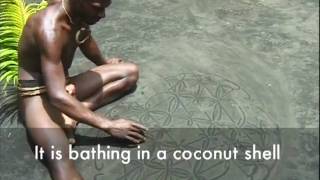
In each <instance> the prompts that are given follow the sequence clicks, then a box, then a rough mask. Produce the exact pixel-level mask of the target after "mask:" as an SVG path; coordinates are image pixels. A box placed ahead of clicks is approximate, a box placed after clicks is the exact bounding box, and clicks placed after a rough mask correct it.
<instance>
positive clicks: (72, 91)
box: [66, 84, 76, 96]
mask: <svg viewBox="0 0 320 180" xmlns="http://www.w3.org/2000/svg"><path fill="white" fill-rule="evenodd" d="M66 91H67V93H68V94H70V95H71V96H75V95H76V86H75V85H74V84H68V85H67V86H66Z"/></svg>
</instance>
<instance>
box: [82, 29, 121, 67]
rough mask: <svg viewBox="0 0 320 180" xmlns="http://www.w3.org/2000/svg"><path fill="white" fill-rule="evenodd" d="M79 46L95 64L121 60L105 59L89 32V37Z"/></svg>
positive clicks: (119, 61)
mask: <svg viewBox="0 0 320 180" xmlns="http://www.w3.org/2000/svg"><path fill="white" fill-rule="evenodd" d="M79 47H80V50H81V52H82V53H83V54H84V55H85V56H86V57H87V58H88V59H89V60H90V61H92V62H93V63H94V64H96V65H97V66H100V65H103V64H118V63H121V62H122V60H121V59H119V58H111V59H106V58H105V57H104V56H103V54H102V53H101V51H100V49H99V47H98V45H97V42H96V41H95V39H94V38H93V37H92V36H91V34H90V35H89V39H88V40H86V41H85V42H84V43H83V44H81V45H80V46H79Z"/></svg>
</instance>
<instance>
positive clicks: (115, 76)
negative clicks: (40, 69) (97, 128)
mask: <svg viewBox="0 0 320 180" xmlns="http://www.w3.org/2000/svg"><path fill="white" fill-rule="evenodd" d="M133 68H135V65H134V64H132V63H121V64H106V65H102V66H97V67H94V68H92V69H90V70H88V71H86V72H84V73H81V74H78V75H76V76H73V77H70V78H69V81H68V82H69V83H72V84H74V85H75V86H76V96H77V98H78V99H79V100H81V101H82V100H85V99H86V98H88V97H90V96H92V95H93V94H95V93H96V92H97V91H99V90H101V89H102V87H103V86H104V85H106V84H108V83H111V82H113V81H117V80H120V79H122V78H125V77H127V76H128V75H129V74H130V72H132V71H133Z"/></svg>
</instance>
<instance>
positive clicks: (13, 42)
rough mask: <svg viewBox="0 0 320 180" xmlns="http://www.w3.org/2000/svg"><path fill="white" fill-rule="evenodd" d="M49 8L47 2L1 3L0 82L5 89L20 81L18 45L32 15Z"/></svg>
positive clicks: (12, 0) (11, 0)
mask: <svg viewBox="0 0 320 180" xmlns="http://www.w3.org/2000/svg"><path fill="white" fill-rule="evenodd" d="M46 6H47V2H46V1H44V0H43V1H42V2H41V3H31V4H28V5H27V4H26V2H25V1H24V0H1V1H0V81H2V83H3V85H4V87H6V86H7V85H8V84H16V82H17V79H18V52H17V50H18V43H19V39H20V37H21V34H22V30H23V27H24V26H25V24H26V21H27V19H28V18H29V16H30V15H32V14H34V13H36V12H37V11H39V10H41V9H43V8H45V7H46Z"/></svg>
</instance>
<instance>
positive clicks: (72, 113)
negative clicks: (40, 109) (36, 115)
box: [50, 93, 108, 129]
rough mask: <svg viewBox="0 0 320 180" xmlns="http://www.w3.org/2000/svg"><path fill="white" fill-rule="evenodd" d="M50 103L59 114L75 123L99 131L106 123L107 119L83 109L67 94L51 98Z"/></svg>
mask: <svg viewBox="0 0 320 180" xmlns="http://www.w3.org/2000/svg"><path fill="white" fill-rule="evenodd" d="M50 102H51V103H52V104H53V105H54V106H55V107H56V108H57V109H59V110H60V111H61V112H63V113H64V114H66V115H67V116H69V117H71V118H73V119H74V120H76V121H79V122H82V123H85V124H88V125H91V126H93V127H96V128H99V129H101V128H102V124H104V125H105V124H107V122H106V121H108V119H106V118H103V117H101V116H99V115H97V114H95V113H94V112H92V111H91V110H90V109H88V108H87V107H85V106H84V105H83V104H82V103H81V102H79V101H78V100H77V99H75V98H73V97H72V96H70V95H69V94H67V93H66V94H63V95H61V96H60V97H59V98H51V101H50Z"/></svg>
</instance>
